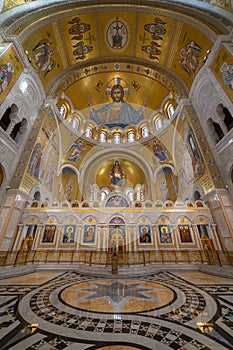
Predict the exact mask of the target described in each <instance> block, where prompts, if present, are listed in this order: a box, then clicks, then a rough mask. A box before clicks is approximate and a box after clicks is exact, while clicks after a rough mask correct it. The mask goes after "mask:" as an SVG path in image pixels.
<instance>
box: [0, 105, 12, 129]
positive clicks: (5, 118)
mask: <svg viewBox="0 0 233 350" xmlns="http://www.w3.org/2000/svg"><path fill="white" fill-rule="evenodd" d="M10 114H11V108H10V107H9V108H7V110H6V111H5V113H4V114H3V116H2V118H1V120H0V126H1V127H2V128H3V130H5V131H6V129H7V128H8V126H9V124H10V122H11V119H10Z"/></svg>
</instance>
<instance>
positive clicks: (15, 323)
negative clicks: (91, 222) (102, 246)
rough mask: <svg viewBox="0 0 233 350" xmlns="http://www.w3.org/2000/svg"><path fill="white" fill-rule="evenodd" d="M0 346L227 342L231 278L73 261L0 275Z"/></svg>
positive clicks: (197, 347) (224, 345)
mask: <svg viewBox="0 0 233 350" xmlns="http://www.w3.org/2000/svg"><path fill="white" fill-rule="evenodd" d="M0 349H2V350H5V349H10V350H21V349H28V350H33V349H34V350H39V349H40V350H49V349H54V350H55V349H56V350H60V349H66V350H74V349H77V350H84V349H89V350H94V349H102V350H134V349H148V350H151V349H159V350H160V349H161V350H166V349H167V350H168V349H174V350H181V349H182V350H212V349H215V350H224V349H233V279H231V278H226V277H217V276H213V275H210V274H206V273H203V272H199V271H196V272H194V271H186V272H182V271H179V272H178V271H175V272H174V271H173V272H169V271H157V272H155V273H151V271H150V273H149V274H148V275H147V274H145V273H143V274H142V275H141V276H136V277H133V276H131V277H127V278H126V277H125V276H121V275H111V274H109V275H106V274H104V273H103V275H102V276H100V275H99V274H98V275H94V274H90V273H88V274H85V273H83V272H82V273H80V272H79V271H78V269H77V270H67V271H60V272H59V271H57V272H51V271H36V272H33V273H30V274H27V275H24V276H18V277H11V278H5V279H1V280H0Z"/></svg>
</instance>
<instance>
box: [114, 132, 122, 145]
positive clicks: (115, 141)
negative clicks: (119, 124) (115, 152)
mask: <svg viewBox="0 0 233 350" xmlns="http://www.w3.org/2000/svg"><path fill="white" fill-rule="evenodd" d="M120 142H121V138H120V134H119V133H115V134H114V135H113V143H116V144H118V143H120Z"/></svg>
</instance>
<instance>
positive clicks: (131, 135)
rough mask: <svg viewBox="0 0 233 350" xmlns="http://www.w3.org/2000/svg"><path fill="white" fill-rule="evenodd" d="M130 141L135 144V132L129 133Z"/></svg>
mask: <svg viewBox="0 0 233 350" xmlns="http://www.w3.org/2000/svg"><path fill="white" fill-rule="evenodd" d="M128 141H129V142H134V141H135V135H134V132H133V131H130V132H129V133H128Z"/></svg>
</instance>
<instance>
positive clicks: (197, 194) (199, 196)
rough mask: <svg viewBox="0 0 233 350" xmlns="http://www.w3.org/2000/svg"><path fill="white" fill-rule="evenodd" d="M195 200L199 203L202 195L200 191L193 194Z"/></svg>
mask: <svg viewBox="0 0 233 350" xmlns="http://www.w3.org/2000/svg"><path fill="white" fill-rule="evenodd" d="M193 198H194V200H195V201H197V200H198V199H201V194H200V192H199V191H195V192H194V194H193Z"/></svg>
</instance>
